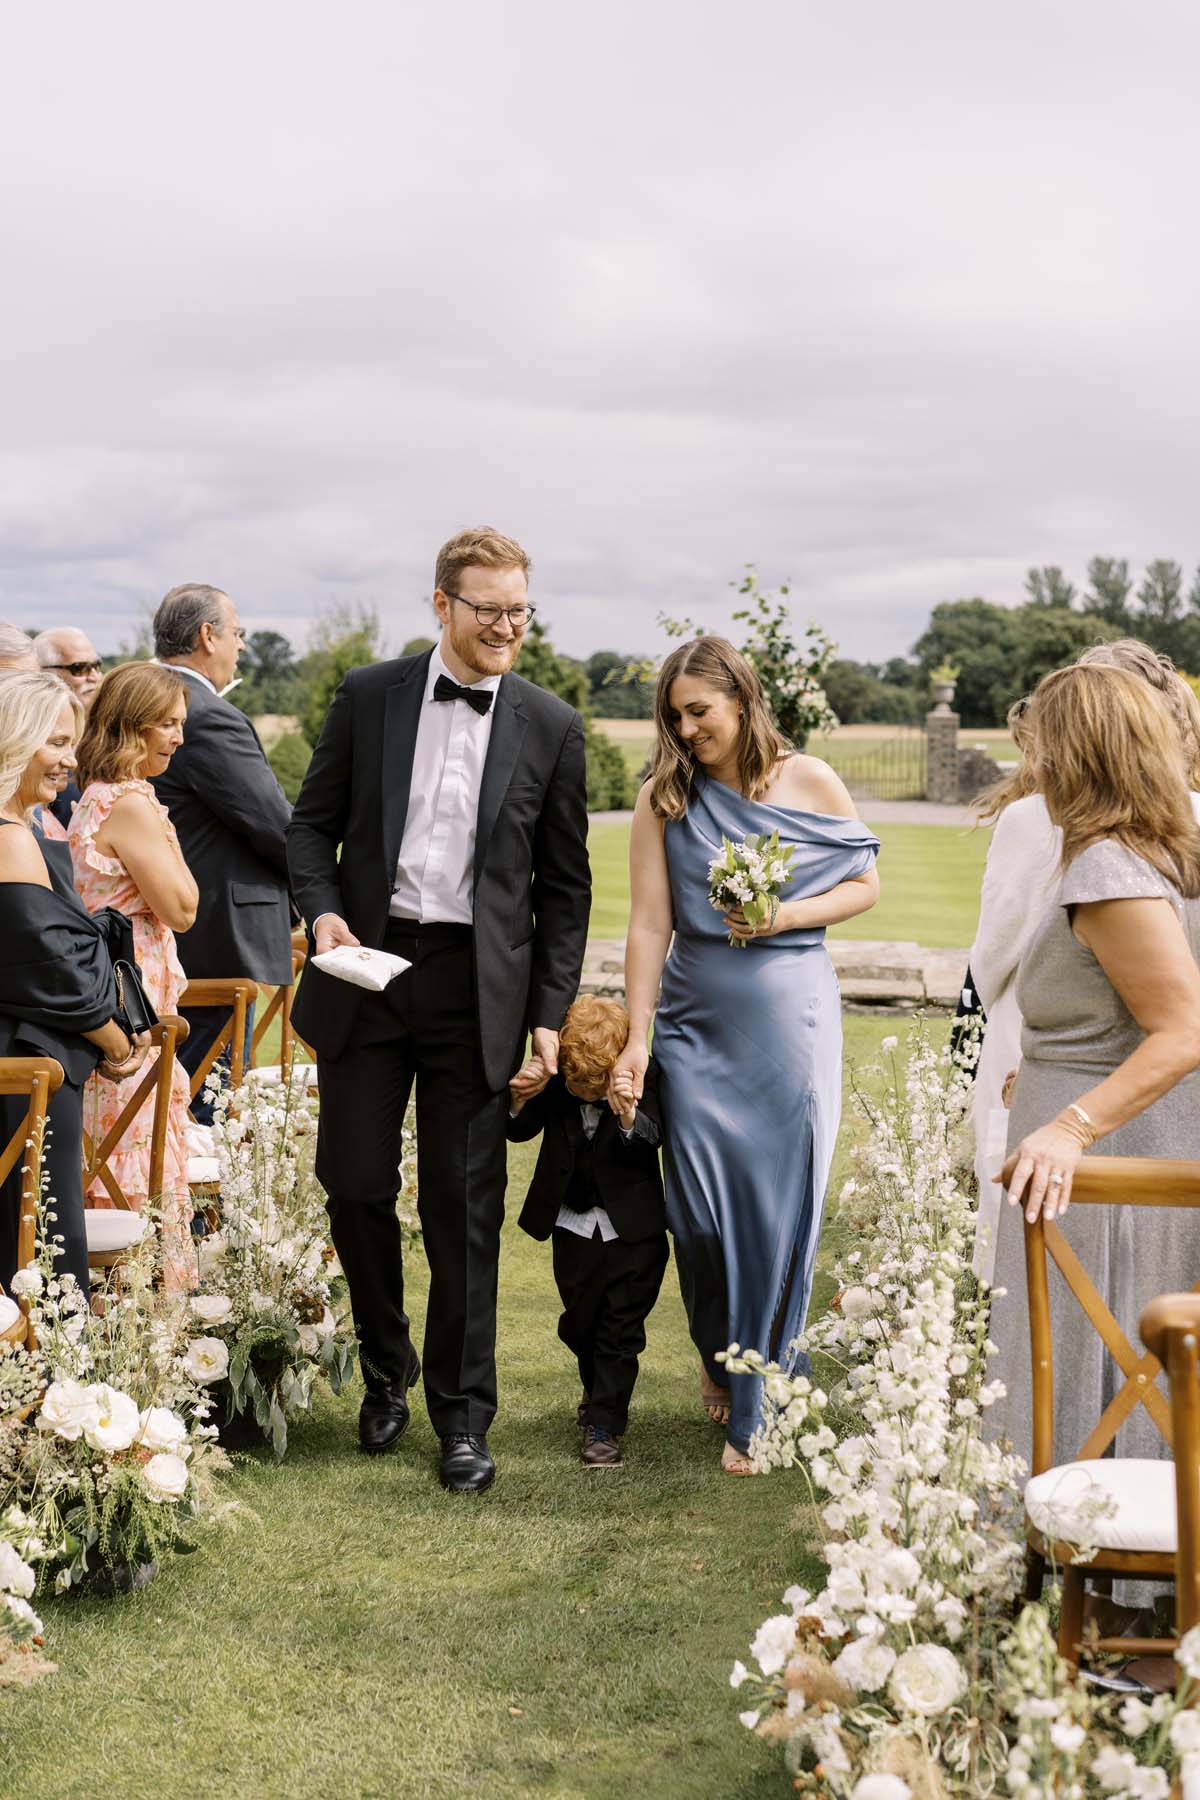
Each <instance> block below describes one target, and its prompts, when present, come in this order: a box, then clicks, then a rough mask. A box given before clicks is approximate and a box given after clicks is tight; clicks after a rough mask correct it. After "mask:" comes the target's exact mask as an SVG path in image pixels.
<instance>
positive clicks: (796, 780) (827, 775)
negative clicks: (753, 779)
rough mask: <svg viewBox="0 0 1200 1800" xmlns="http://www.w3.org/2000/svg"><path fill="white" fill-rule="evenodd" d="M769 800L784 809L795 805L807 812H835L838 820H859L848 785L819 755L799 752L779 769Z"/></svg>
mask: <svg viewBox="0 0 1200 1800" xmlns="http://www.w3.org/2000/svg"><path fill="white" fill-rule="evenodd" d="M770 798H771V799H772V800H777V801H778V802H779V804H780V805H781V806H794V807H796V808H797V809H799V810H802V811H804V812H820V813H833V814H835V815H836V816H837V817H839V818H846V819H853V818H857V816H858V813H857V810H856V808H855V805H854V802H853V800H851V798H850V795H849V792H848V791H847V788H846V784H845V782H844V781H843V780H842V778H841V776H840V775H839V774H838V773H837V771H836V769H831V768H830V766H829V764H828V763H827V762H822V760H821V758H820V757H819V756H808V755H807V754H806V753H805V752H804V751H802V750H798V751H796V752H795V753H794V755H792V756H789V757H788V759H787V761H786V762H785V763H783V764H782V765H781V767H780V769H779V773H778V774H777V776H776V778H775V786H774V788H773V789H772V792H771V796H770Z"/></svg>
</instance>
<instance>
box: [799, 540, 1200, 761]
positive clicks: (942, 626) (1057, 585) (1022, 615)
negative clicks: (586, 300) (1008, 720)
mask: <svg viewBox="0 0 1200 1800" xmlns="http://www.w3.org/2000/svg"><path fill="white" fill-rule="evenodd" d="M1118 637H1138V638H1141V639H1142V640H1143V641H1144V642H1145V643H1148V644H1150V645H1152V646H1153V648H1154V649H1155V650H1158V651H1161V652H1163V653H1164V654H1166V655H1167V656H1170V657H1171V658H1172V660H1173V661H1174V663H1175V665H1176V667H1177V668H1179V669H1182V670H1190V671H1200V569H1197V571H1196V573H1195V575H1194V576H1193V577H1192V580H1191V582H1190V584H1188V585H1187V586H1186V587H1185V576H1184V571H1183V567H1182V565H1181V564H1180V563H1177V562H1171V561H1169V560H1167V559H1164V558H1159V559H1156V560H1155V561H1153V562H1151V563H1148V564H1147V565H1146V568H1145V570H1144V571H1143V573H1142V577H1141V580H1140V581H1138V582H1137V583H1136V585H1135V582H1134V578H1133V575H1132V574H1131V572H1130V566H1129V562H1128V560H1127V559H1126V558H1124V557H1116V556H1093V557H1092V558H1091V560H1090V562H1089V563H1088V565H1087V579H1086V581H1085V582H1084V583H1082V584H1080V585H1076V583H1075V582H1073V581H1072V580H1071V579H1070V578H1069V577H1068V575H1067V574H1066V573H1065V572H1064V571H1063V570H1062V569H1061V568H1060V567H1058V565H1057V564H1047V565H1045V566H1043V567H1040V568H1032V569H1030V570H1029V571H1028V573H1027V575H1026V577H1025V598H1024V600H1023V601H1022V603H1021V604H1020V605H1019V606H999V605H997V604H996V603H995V602H994V601H991V600H985V599H983V598H981V597H980V596H978V595H976V596H973V597H971V598H969V599H961V600H944V601H942V602H940V603H939V604H938V605H937V606H935V607H934V609H933V612H932V613H931V615H930V618H929V623H928V625H927V626H926V627H925V630H924V631H923V632H922V633H921V636H920V637H919V638H918V639H917V641H916V643H915V644H914V645H913V649H912V655H911V656H910V657H893V658H892V659H891V660H890V661H889V662H886V663H883V664H877V663H867V662H853V661H850V660H848V659H845V658H838V659H836V660H834V661H833V662H831V663H830V665H829V667H828V668H827V670H826V672H825V691H826V693H827V695H828V697H829V703H830V705H831V706H832V707H833V710H834V712H836V713H837V715H838V718H839V719H840V720H841V721H842V723H843V724H846V725H852V724H856V723H859V722H861V721H864V720H880V721H887V722H892V723H903V722H906V721H907V722H915V721H917V720H918V719H920V718H921V717H922V716H923V715H924V713H925V712H926V711H927V710H928V705H929V676H930V671H931V670H933V669H935V668H936V667H937V666H938V665H939V664H940V663H951V664H953V665H955V666H956V667H957V669H958V679H957V682H956V685H955V692H954V705H955V709H956V710H957V711H958V712H959V713H960V714H961V716H962V720H963V723H964V724H965V725H968V726H975V727H979V726H987V725H1002V724H1003V723H1004V718H1005V714H1006V713H1007V711H1008V708H1009V707H1010V706H1011V705H1012V703H1013V701H1014V700H1018V699H1019V698H1020V697H1021V695H1022V694H1027V693H1028V692H1029V691H1030V689H1031V688H1034V687H1036V685H1037V683H1038V682H1039V681H1040V680H1041V678H1042V676H1043V675H1045V674H1048V673H1049V671H1050V670H1051V669H1056V668H1059V667H1060V666H1061V665H1062V664H1063V663H1067V662H1071V661H1073V660H1074V658H1075V657H1077V656H1078V655H1079V653H1080V651H1081V650H1086V649H1087V648H1088V646H1089V645H1091V644H1097V643H1103V642H1106V641H1109V640H1111V639H1113V638H1118Z"/></svg>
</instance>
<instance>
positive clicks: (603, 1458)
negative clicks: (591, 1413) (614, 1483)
mask: <svg viewBox="0 0 1200 1800" xmlns="http://www.w3.org/2000/svg"><path fill="white" fill-rule="evenodd" d="M583 1466H584V1468H585V1469H623V1468H624V1467H625V1459H624V1457H623V1456H622V1455H621V1440H620V1438H619V1437H614V1435H613V1433H612V1432H611V1431H605V1430H604V1429H603V1428H602V1427H601V1426H599V1425H589V1426H588V1428H587V1430H586V1431H585V1432H584V1434H583Z"/></svg>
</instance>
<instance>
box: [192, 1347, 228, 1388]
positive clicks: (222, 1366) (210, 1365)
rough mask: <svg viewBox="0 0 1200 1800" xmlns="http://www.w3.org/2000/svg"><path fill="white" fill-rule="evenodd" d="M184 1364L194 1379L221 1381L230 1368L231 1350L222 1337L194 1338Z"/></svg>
mask: <svg viewBox="0 0 1200 1800" xmlns="http://www.w3.org/2000/svg"><path fill="white" fill-rule="evenodd" d="M183 1366H184V1368H185V1369H186V1370H187V1372H188V1374H189V1375H190V1376H191V1377H192V1380H193V1381H221V1380H222V1379H223V1378H224V1376H225V1374H226V1373H227V1371H228V1369H229V1351H228V1350H227V1348H226V1347H225V1345H224V1344H223V1343H222V1341H221V1339H220V1338H215V1337H199V1338H193V1339H192V1341H191V1343H190V1344H189V1345H188V1347H187V1355H186V1356H185V1357H184V1359H183Z"/></svg>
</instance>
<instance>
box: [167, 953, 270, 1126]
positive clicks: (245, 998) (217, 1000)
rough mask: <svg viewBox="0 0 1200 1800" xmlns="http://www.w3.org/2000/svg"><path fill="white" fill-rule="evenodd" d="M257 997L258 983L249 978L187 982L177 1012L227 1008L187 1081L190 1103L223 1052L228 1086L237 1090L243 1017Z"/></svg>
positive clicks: (241, 1069)
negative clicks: (189, 1087) (220, 1023)
mask: <svg viewBox="0 0 1200 1800" xmlns="http://www.w3.org/2000/svg"><path fill="white" fill-rule="evenodd" d="M257 998H258V983H257V982H254V981H251V980H250V978H249V976H246V975H238V976H233V977H231V978H229V979H228V980H226V979H224V978H222V977H219V976H211V977H210V976H203V977H200V978H199V979H197V980H195V981H189V982H188V984H187V986H186V987H185V988H184V990H183V993H182V995H181V996H180V1000H179V1010H180V1012H188V1011H190V1010H191V1008H192V1007H198V1006H220V1007H228V1009H229V1017H228V1018H227V1019H226V1021H225V1023H224V1025H223V1026H222V1027H221V1030H220V1032H219V1033H218V1034H217V1037H216V1040H215V1041H214V1042H213V1043H212V1044H210V1046H209V1048H208V1052H207V1054H206V1055H205V1057H204V1060H203V1062H202V1063H201V1064H200V1067H199V1068H198V1069H197V1070H196V1071H195V1073H194V1074H193V1075H192V1078H191V1097H192V1099H193V1100H194V1099H195V1098H196V1095H197V1094H198V1093H199V1092H200V1090H201V1088H202V1087H203V1086H204V1083H205V1082H206V1081H207V1079H208V1076H209V1071H210V1070H211V1069H212V1067H213V1064H214V1063H215V1062H216V1061H217V1059H218V1058H219V1057H220V1056H222V1055H223V1054H224V1052H225V1050H226V1049H227V1048H228V1050H229V1083H230V1086H231V1087H235V1088H237V1087H241V1085H242V1080H243V1078H244V1076H245V1073H246V1015H247V1012H248V1010H249V1008H250V1007H251V1006H252V1005H253V1004H254V1002H255V1000H257Z"/></svg>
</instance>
